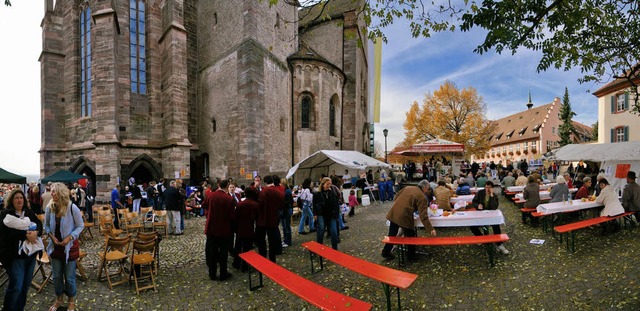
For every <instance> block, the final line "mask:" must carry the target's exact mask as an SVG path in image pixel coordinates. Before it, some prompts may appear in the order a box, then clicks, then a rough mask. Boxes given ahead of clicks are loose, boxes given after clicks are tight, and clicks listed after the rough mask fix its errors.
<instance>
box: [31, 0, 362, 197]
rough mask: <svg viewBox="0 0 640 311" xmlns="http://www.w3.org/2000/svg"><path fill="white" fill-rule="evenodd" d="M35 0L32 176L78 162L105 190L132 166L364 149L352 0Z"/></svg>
mask: <svg viewBox="0 0 640 311" xmlns="http://www.w3.org/2000/svg"><path fill="white" fill-rule="evenodd" d="M334 2H335V3H334ZM44 3H45V15H44V18H43V21H42V29H43V37H42V38H43V48H42V54H41V56H40V63H41V83H42V94H41V102H42V146H41V150H40V158H41V161H40V163H41V168H40V174H41V176H46V175H48V174H50V173H52V172H55V171H56V170H58V169H69V170H71V171H73V172H76V173H84V174H86V175H87V176H89V177H91V179H92V181H93V182H94V183H95V188H94V189H96V190H97V195H98V200H106V198H107V194H108V191H109V189H111V188H112V187H113V186H114V185H115V184H116V183H118V182H120V181H121V180H127V179H129V178H130V177H134V178H135V179H136V180H138V181H139V182H146V181H150V180H158V179H160V178H166V179H172V178H182V179H185V180H186V181H187V184H189V182H191V183H195V182H197V181H199V180H201V179H203V178H205V177H213V178H215V177H233V178H235V179H243V178H247V177H249V178H250V177H251V175H252V174H253V173H257V174H263V175H264V174H270V173H280V174H282V175H284V172H286V171H287V170H288V169H289V168H290V167H291V166H292V165H293V164H295V163H296V162H298V161H299V160H301V159H303V158H305V157H306V156H308V155H310V154H312V153H313V152H315V151H317V150H319V149H345V150H356V151H361V152H365V153H367V152H368V151H369V150H368V149H369V145H368V131H369V120H368V119H367V116H368V114H367V110H368V99H367V89H368V80H367V77H368V63H367V46H366V42H367V40H366V37H365V35H364V34H363V33H362V31H361V29H363V27H364V21H363V20H362V18H361V14H360V15H358V14H357V12H358V9H359V8H360V7H361V6H362V5H363V3H364V1H357V2H353V1H352V0H339V1H332V3H333V5H331V6H327V7H326V8H324V10H322V9H321V8H318V7H317V6H316V7H311V8H306V9H304V10H298V9H297V8H295V7H293V6H290V5H288V4H286V3H285V1H280V2H279V3H278V4H277V5H276V6H275V7H269V4H268V1H257V0H238V1H223V0H206V1H205V0H110V1H107V0H58V1H53V0H45V1H44ZM314 12H323V13H322V16H321V17H319V16H318V14H315V13H314ZM314 14H315V15H314ZM327 17H330V18H327ZM358 42H362V44H358Z"/></svg>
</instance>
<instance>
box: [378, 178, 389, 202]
mask: <svg viewBox="0 0 640 311" xmlns="http://www.w3.org/2000/svg"><path fill="white" fill-rule="evenodd" d="M378 196H379V197H380V202H384V201H386V200H387V183H386V182H384V181H381V182H378Z"/></svg>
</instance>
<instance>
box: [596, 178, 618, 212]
mask: <svg viewBox="0 0 640 311" xmlns="http://www.w3.org/2000/svg"><path fill="white" fill-rule="evenodd" d="M598 187H600V189H601V191H600V195H599V196H598V197H597V198H596V203H598V204H602V205H604V209H603V210H602V211H601V212H600V216H616V215H620V214H622V213H624V208H623V207H622V203H620V200H619V199H618V194H616V192H615V191H614V190H613V188H611V186H609V182H608V181H607V179H606V178H602V179H600V181H598Z"/></svg>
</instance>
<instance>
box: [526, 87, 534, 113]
mask: <svg viewBox="0 0 640 311" xmlns="http://www.w3.org/2000/svg"><path fill="white" fill-rule="evenodd" d="M531 107H533V103H532V102H531V91H529V102H528V103H527V110H528V109H531Z"/></svg>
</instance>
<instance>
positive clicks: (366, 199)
mask: <svg viewBox="0 0 640 311" xmlns="http://www.w3.org/2000/svg"><path fill="white" fill-rule="evenodd" d="M369 205H371V200H370V199H369V195H368V194H363V195H362V206H369Z"/></svg>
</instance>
